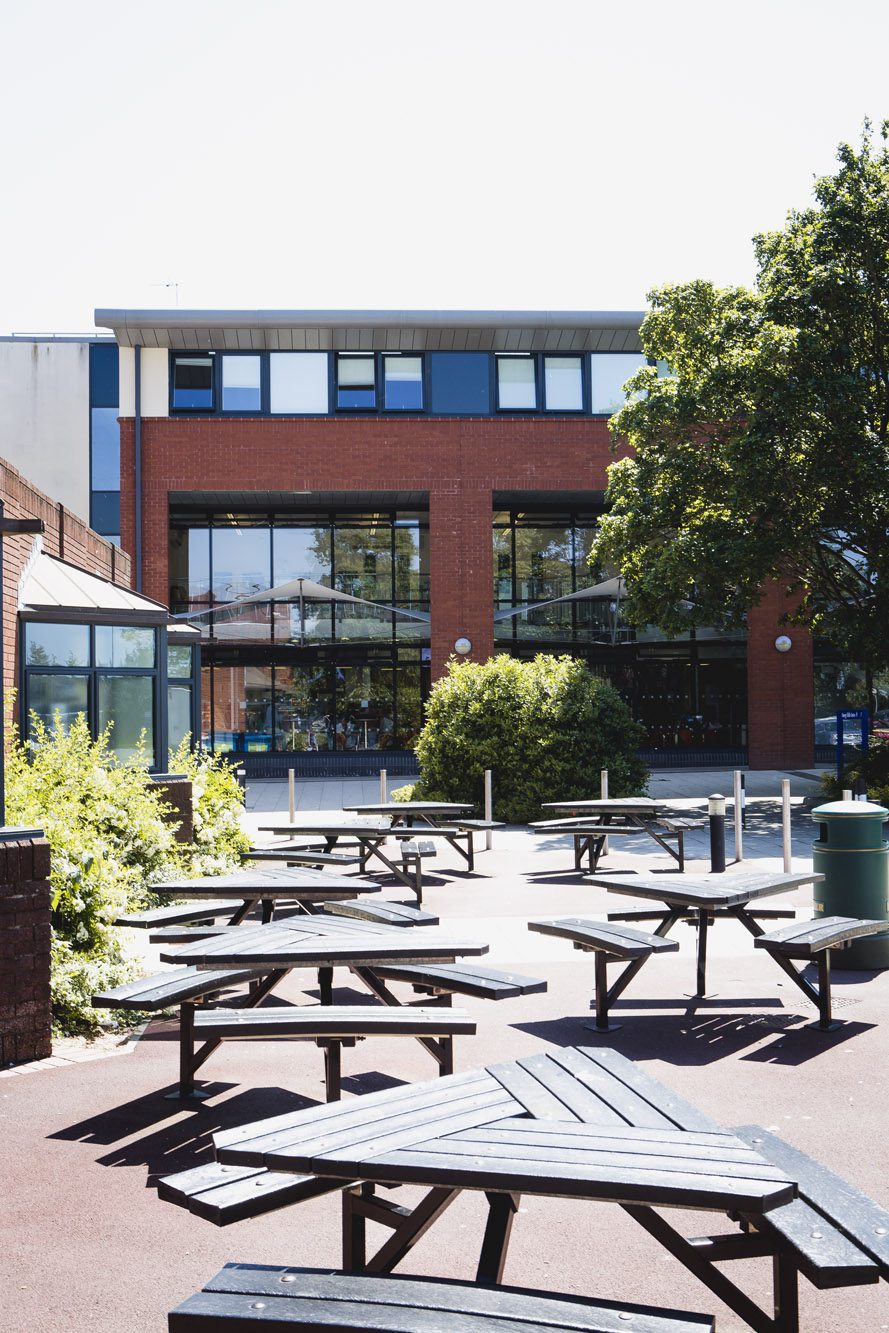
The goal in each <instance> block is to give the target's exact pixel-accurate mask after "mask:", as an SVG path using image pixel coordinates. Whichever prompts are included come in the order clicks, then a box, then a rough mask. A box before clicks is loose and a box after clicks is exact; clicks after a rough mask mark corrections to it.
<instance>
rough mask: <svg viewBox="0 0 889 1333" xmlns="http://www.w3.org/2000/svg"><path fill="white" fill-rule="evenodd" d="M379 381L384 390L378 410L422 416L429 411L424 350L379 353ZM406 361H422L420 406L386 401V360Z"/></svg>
mask: <svg viewBox="0 0 889 1333" xmlns="http://www.w3.org/2000/svg"><path fill="white" fill-rule="evenodd" d="M378 355H379V381H380V388H381V392H382V401H381V403H380V406H379V408H378V411H381V412H386V413H389V414H391V415H392V416H421V415H425V413H426V412H427V410H428V409H427V406H426V404H427V403H428V401H429V393H428V385H427V383H426V357H425V356H424V355H423V353H422V352H380V353H379V354H378ZM387 359H388V360H391V361H404V360H408V359H410V360H412V361H419V363H420V406H419V407H389V405H388V403H387V402H386V361H387Z"/></svg>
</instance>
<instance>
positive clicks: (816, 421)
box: [594, 125, 889, 667]
mask: <svg viewBox="0 0 889 1333" xmlns="http://www.w3.org/2000/svg"><path fill="white" fill-rule="evenodd" d="M886 140H887V128H886V126H884V127H883V130H882V134H881V138H880V141H879V143H877V144H875V142H874V136H873V134H872V132H871V129H870V126H869V125H866V126H865V131H864V135H863V138H862V143H861V147H860V149H858V150H857V151H856V150H855V149H853V148H852V147H851V146H849V145H843V146H841V147H840V149H839V151H838V164H839V165H838V170H837V171H836V173H835V174H834V175H831V176H825V177H823V178H822V179H820V180H818V181H817V182H816V184H815V188H814V197H815V202H814V203H813V205H812V206H811V207H809V208H807V209H804V210H802V211H799V212H791V213H790V214H789V215H788V217H787V221H786V224H785V226H784V227H783V229H782V230H780V231H776V232H771V233H764V234H762V235H759V236H757V237H755V238H754V247H755V255H756V260H757V265H758V274H757V281H756V287H755V290H752V291H750V290H746V289H744V288H739V287H735V288H717V287H715V286H714V285H713V284H712V283H710V282H706V281H703V280H701V281H694V282H689V283H685V284H682V285H674V286H665V287H662V288H660V289H658V290H656V291H654V292H653V293H651V295H650V298H649V299H650V306H651V308H650V313H649V314H648V315H647V317H646V319H645V321H644V324H643V326H642V345H643V349H644V351H645V353H646V354H647V356H648V357H649V358H650V359H651V360H653V361H656V362H660V363H662V365H663V364H664V363H665V365H666V367H667V371H666V373H665V374H661V373H659V372H658V370H656V369H655V368H654V367H653V366H646V367H644V368H643V369H642V370H640V371H639V372H638V373H637V374H636V375H635V376H634V377H633V378H632V380H630V381H629V383H628V385H627V393H628V399H627V402H626V404H625V406H624V407H622V408H621V410H620V411H619V412H617V413H616V415H615V416H614V417H613V418H612V420H611V430H612V434H613V438H614V440H615V443H616V444H617V443H618V442H619V441H623V442H625V443H626V444H628V445H629V446H630V448H631V452H630V453H629V455H628V456H626V457H623V458H621V459H620V460H619V461H618V462H617V463H615V464H613V465H612V467H611V468H610V469H609V486H608V499H609V503H610V510H609V513H608V514H607V515H606V517H605V519H604V520H603V523H602V525H601V529H600V534H599V537H598V539H597V542H596V544H595V548H594V551H595V557H596V558H597V559H598V560H599V561H601V562H604V563H610V564H616V565H619V566H620V567H621V569H622V570H623V572H624V575H625V577H626V581H627V603H626V607H625V613H626V614H627V615H628V617H629V618H630V619H631V620H633V621H634V622H635V623H645V622H652V623H656V624H658V625H660V626H661V627H662V628H664V629H665V630H668V631H670V632H676V631H681V630H684V629H687V628H689V626H690V625H718V626H721V627H723V628H733V627H737V626H739V625H740V624H741V623H742V621H743V618H744V615H745V613H746V611H747V610H748V609H749V608H750V607H751V606H753V605H755V604H756V602H757V601H758V600H759V598H760V597H761V595H762V589H763V586H764V584H766V583H767V582H768V581H769V580H777V581H779V582H780V583H781V584H782V585H783V587H784V588H785V589H786V590H787V592H788V595H789V598H790V605H791V606H792V607H794V611H793V618H794V619H796V620H798V621H800V622H801V623H805V624H808V625H810V626H811V627H812V628H813V629H815V630H817V631H818V632H819V633H821V634H823V635H825V636H826V637H828V638H829V639H830V640H831V641H832V642H833V643H834V644H835V645H836V647H837V648H839V649H840V650H842V651H843V652H844V653H845V654H846V655H847V656H849V657H850V658H852V659H854V660H859V661H861V662H863V663H866V664H867V665H869V666H874V667H879V666H882V665H885V664H886V663H887V662H889V634H887V632H886V626H887V624H889V540H887V538H889V443H887V432H889V150H887V145H886Z"/></svg>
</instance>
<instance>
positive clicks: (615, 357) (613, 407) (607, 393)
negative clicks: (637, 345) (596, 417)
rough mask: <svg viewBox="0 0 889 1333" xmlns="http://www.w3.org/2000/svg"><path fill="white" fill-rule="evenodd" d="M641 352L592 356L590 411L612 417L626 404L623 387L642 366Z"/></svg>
mask: <svg viewBox="0 0 889 1333" xmlns="http://www.w3.org/2000/svg"><path fill="white" fill-rule="evenodd" d="M644 365H645V357H644V356H643V355H642V353H641V352H593V353H592V355H591V356H590V410H591V411H592V412H598V413H607V415H608V416H611V414H612V412H616V411H617V409H618V408H619V407H623V405H624V403H625V402H626V396H625V394H624V390H623V386H624V384H625V383H626V382H627V380H628V379H629V378H630V376H631V375H634V374H635V373H636V371H637V370H638V369H639V367H640V366H644Z"/></svg>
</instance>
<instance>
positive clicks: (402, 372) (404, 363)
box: [383, 356, 423, 412]
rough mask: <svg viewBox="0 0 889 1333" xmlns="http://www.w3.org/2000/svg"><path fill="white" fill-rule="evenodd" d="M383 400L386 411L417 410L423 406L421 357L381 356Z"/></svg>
mask: <svg viewBox="0 0 889 1333" xmlns="http://www.w3.org/2000/svg"><path fill="white" fill-rule="evenodd" d="M383 401H384V403H385V406H386V408H387V410H388V411H390V412H391V411H401V412H419V411H421V410H422V407H423V358H422V357H421V356H384V357H383Z"/></svg>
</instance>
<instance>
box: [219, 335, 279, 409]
mask: <svg viewBox="0 0 889 1333" xmlns="http://www.w3.org/2000/svg"><path fill="white" fill-rule="evenodd" d="M248 356H249V357H255V358H256V360H257V361H258V362H259V406H258V407H254V408H244V407H226V406H225V362H226V358H228V359H230V360H232V361H234V360H235V359H237V360H240V359H241V358H243V357H248ZM215 362H216V365H215V376H216V380H217V381H218V383H217V386H216V392H215V393H214V398H215V400H216V401H217V402H218V407H217V409H216V411H215V412H214V416H221V417H262V416H269V415H270V413H269V410H268V406H269V397H270V394H269V382H270V374H271V372H270V370H269V358H268V354H267V353H265V352H257V351H250V350H247V349H245V350H244V351H237V352H216V353H215ZM276 415H277V414H276Z"/></svg>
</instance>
